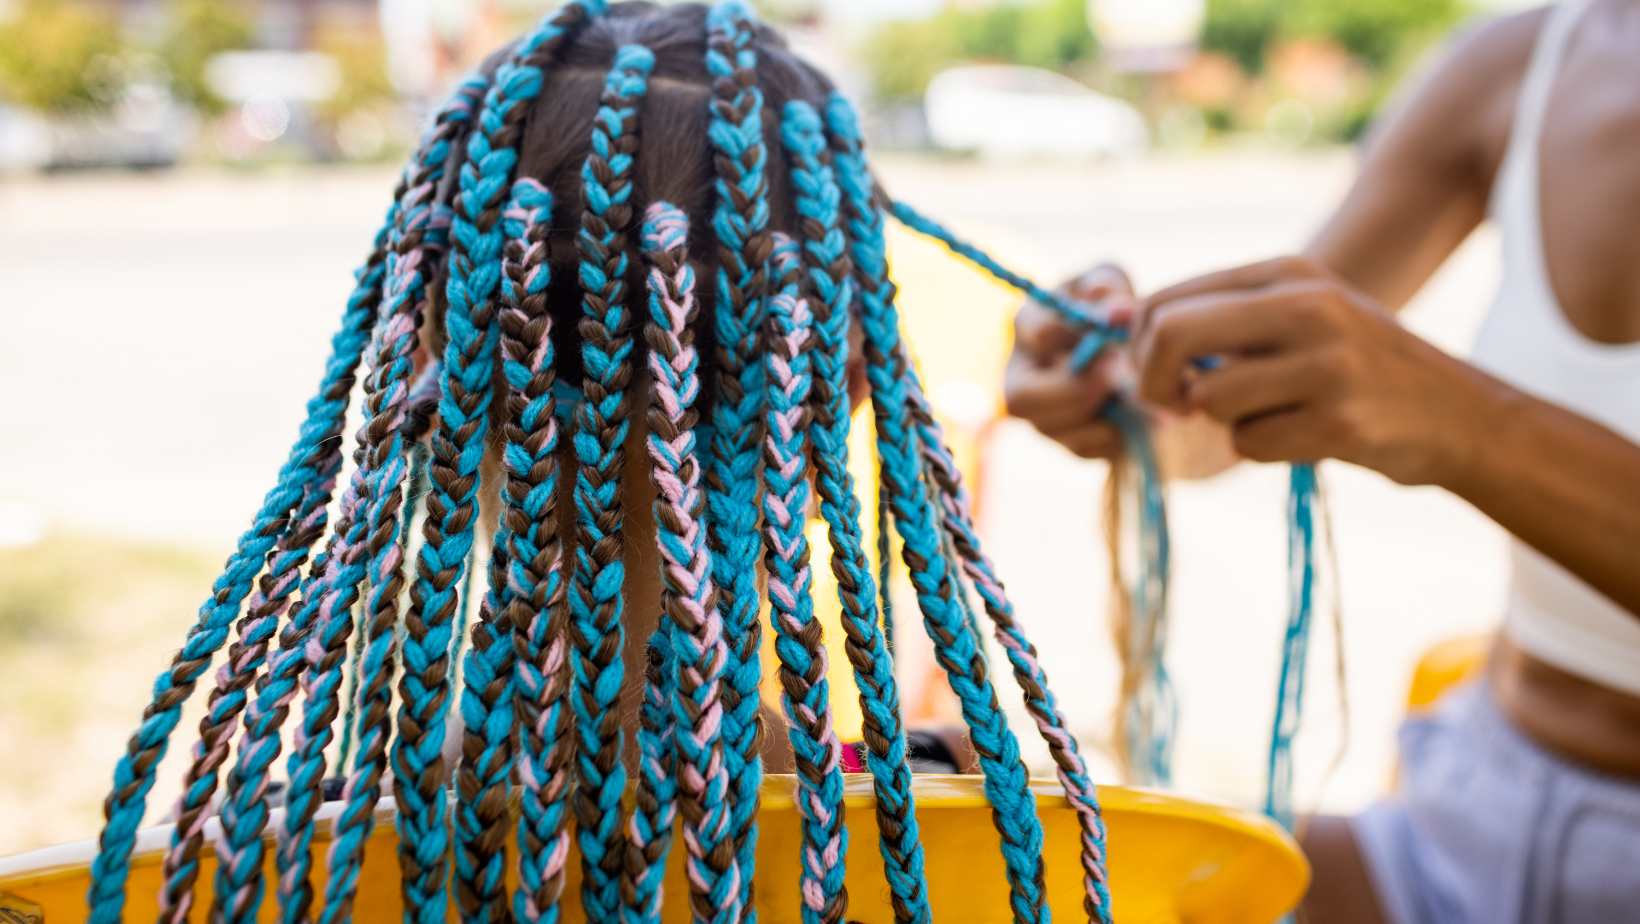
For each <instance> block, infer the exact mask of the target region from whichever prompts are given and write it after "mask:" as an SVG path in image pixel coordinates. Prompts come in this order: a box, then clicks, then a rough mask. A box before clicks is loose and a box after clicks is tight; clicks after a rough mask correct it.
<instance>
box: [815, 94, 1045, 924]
mask: <svg viewBox="0 0 1640 924" xmlns="http://www.w3.org/2000/svg"><path fill="white" fill-rule="evenodd" d="M826 123H827V128H828V130H829V133H830V135H831V138H832V147H833V154H834V164H835V166H836V169H837V176H838V182H839V185H840V186H841V187H842V189H843V197H844V201H845V203H846V205H847V210H848V216H849V217H848V223H847V224H848V229H849V237H850V248H851V253H852V255H853V257H854V262H855V266H856V272H857V273H858V276H857V278H858V279H859V281H860V284H861V308H862V314H861V319H860V320H861V323H862V324H863V325H864V327H865V335H866V336H865V345H866V354H867V356H866V358H867V368H866V374H867V376H868V378H869V379H870V381H871V385H872V390H871V401H872V407H873V409H874V410H875V412H876V415H877V424H878V451H879V453H880V454H881V458H882V472H883V476H884V485H883V487H884V488H886V489H888V490H889V491H891V494H892V500H891V503H892V507H891V510H892V512H893V519H894V521H895V526H896V528H897V530H898V531H899V533H900V539H901V541H902V542H903V543H904V550H903V556H902V557H903V559H904V561H905V563H906V567H907V569H908V570H909V571H910V573H911V579H912V583H913V584H914V585H915V587H916V589H917V597H918V601H919V603H920V604H921V606H922V610H923V622H924V625H925V627H926V628H927V630H928V634H929V637H930V638H932V639H933V640H934V643H935V656H936V659H937V660H938V661H939V663H940V665H941V666H942V667H943V668H945V670H946V674H947V679H948V680H949V681H950V683H951V688H952V691H953V692H954V693H956V695H957V698H958V699H959V700H960V701H961V705H962V713H963V718H964V720H965V721H966V722H967V723H968V726H969V731H970V735H971V737H972V740H973V742H974V748H975V750H976V751H977V752H978V753H979V755H980V769H981V771H982V772H983V773H984V775H985V792H986V795H987V797H988V798H989V800H990V802H991V809H992V820H993V822H994V823H995V825H996V827H997V831H998V833H999V834H1001V835H1002V854H1003V860H1004V864H1005V866H1006V868H1007V872H1008V883H1009V890H1010V898H1009V904H1010V906H1011V907H1012V909H1013V914H1014V918H1015V920H1017V921H1030V922H1044V921H1047V920H1048V919H1049V917H1050V915H1049V912H1048V908H1047V902H1046V896H1045V895H1044V894H1043V876H1044V872H1043V865H1042V823H1041V820H1040V819H1039V818H1038V816H1037V813H1036V802H1035V799H1034V797H1033V796H1032V794H1031V791H1030V787H1029V780H1028V778H1027V776H1026V772H1025V765H1024V762H1023V760H1022V759H1021V757H1020V751H1019V742H1018V740H1017V739H1016V738H1015V737H1014V734H1013V731H1012V730H1011V729H1009V728H1008V723H1007V721H1006V719H1005V718H1004V716H1003V714H1002V710H1001V708H1000V707H999V705H998V703H997V697H996V690H995V689H994V688H993V687H992V685H991V682H990V680H989V678H988V677H987V676H986V672H985V668H984V661H983V659H982V658H981V657H980V654H979V650H978V646H979V644H980V640H979V639H977V638H975V637H974V636H973V634H972V633H971V632H969V631H968V628H967V626H966V625H965V624H964V622H963V616H962V612H961V607H960V606H959V605H958V603H957V601H956V594H957V593H959V592H960V589H959V587H958V580H957V575H956V574H955V573H954V572H953V570H952V566H951V564H950V563H948V562H947V561H946V560H945V559H944V557H943V555H942V552H943V548H942V537H941V536H940V534H939V529H938V525H937V520H936V515H935V512H934V510H933V508H932V507H931V506H930V504H929V503H928V497H927V495H926V493H925V490H924V487H923V470H922V456H921V452H920V446H919V445H918V440H917V436H916V434H915V433H914V432H913V425H912V421H911V419H910V414H909V412H908V406H909V404H910V400H911V399H910V395H909V394H908V389H907V370H906V368H905V367H904V365H903V354H902V352H901V349H900V335H899V318H898V312H897V310H896V308H895V306H894V303H893V297H892V283H890V282H889V281H888V277H887V269H888V268H887V259H886V252H885V247H884V241H883V228H882V214H881V212H880V211H878V210H877V208H876V207H875V203H874V195H873V189H872V185H871V176H870V173H869V171H868V170H867V169H866V166H865V160H864V157H863V155H862V153H861V149H860V143H859V131H858V128H857V125H856V122H855V119H854V113H853V111H852V109H850V108H849V106H848V104H847V102H846V101H844V100H843V99H842V98H841V97H833V99H832V100H831V101H830V103H828V105H827V107H826Z"/></svg>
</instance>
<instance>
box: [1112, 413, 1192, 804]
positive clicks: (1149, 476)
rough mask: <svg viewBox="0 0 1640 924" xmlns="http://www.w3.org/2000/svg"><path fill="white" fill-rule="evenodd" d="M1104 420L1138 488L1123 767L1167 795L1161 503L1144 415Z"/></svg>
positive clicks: (1169, 746)
mask: <svg viewBox="0 0 1640 924" xmlns="http://www.w3.org/2000/svg"><path fill="white" fill-rule="evenodd" d="M1102 413H1103V415H1104V416H1105V417H1106V418H1108V419H1109V420H1110V421H1111V422H1112V423H1114V424H1115V425H1116V428H1117V431H1118V432H1120V433H1121V435H1122V443H1123V445H1124V446H1125V447H1126V455H1127V464H1128V465H1129V466H1130V467H1131V469H1132V471H1133V473H1134V475H1135V476H1136V477H1137V481H1138V484H1137V485H1136V487H1137V494H1138V503H1137V505H1136V506H1137V507H1138V511H1137V513H1138V520H1139V521H1138V523H1137V526H1136V531H1137V534H1138V556H1137V557H1138V569H1137V572H1136V573H1135V574H1134V576H1133V580H1132V581H1131V582H1129V586H1127V587H1122V588H1117V592H1118V593H1126V594H1127V598H1128V602H1127V607H1128V611H1129V614H1130V615H1129V620H1128V623H1129V625H1128V642H1127V645H1128V650H1127V651H1126V652H1124V657H1125V658H1126V660H1127V663H1128V664H1129V669H1130V670H1134V671H1137V672H1138V688H1137V692H1136V693H1135V695H1134V696H1133V697H1132V700H1131V702H1129V703H1128V705H1127V707H1126V708H1127V711H1126V714H1125V716H1124V717H1123V724H1124V726H1125V734H1126V747H1127V755H1128V763H1129V765H1130V769H1131V770H1132V771H1133V772H1134V773H1136V775H1137V777H1138V780H1139V782H1141V783H1144V784H1145V785H1149V786H1162V787H1167V786H1171V785H1172V783H1173V731H1174V729H1175V728H1176V727H1177V725H1178V719H1179V708H1178V700H1177V698H1176V697H1175V694H1174V691H1173V681H1172V677H1171V676H1170V675H1169V673H1168V670H1167V662H1166V651H1167V615H1168V613H1167V609H1168V606H1167V597H1168V586H1169V581H1170V571H1171V562H1172V553H1171V546H1170V542H1169V536H1168V528H1167V505H1166V498H1165V496H1164V493H1163V491H1162V476H1161V470H1160V467H1159V465H1158V463H1157V460H1156V450H1155V446H1154V445H1153V444H1152V441H1151V439H1150V428H1149V426H1148V425H1147V424H1146V422H1145V419H1144V415H1143V414H1142V413H1141V412H1139V411H1138V410H1137V409H1135V408H1134V407H1133V406H1132V405H1131V404H1129V403H1127V402H1123V401H1111V402H1110V404H1109V405H1107V406H1106V407H1105V408H1104V409H1103V411H1102ZM1115 502H1116V503H1120V500H1119V499H1117V500H1116V501H1115ZM1115 554H1118V555H1119V554H1120V550H1119V549H1118V550H1117V551H1116V552H1115Z"/></svg>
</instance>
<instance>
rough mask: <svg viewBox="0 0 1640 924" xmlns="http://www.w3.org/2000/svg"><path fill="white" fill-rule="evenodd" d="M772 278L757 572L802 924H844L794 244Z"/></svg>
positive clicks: (781, 239) (780, 246) (805, 316)
mask: <svg viewBox="0 0 1640 924" xmlns="http://www.w3.org/2000/svg"><path fill="white" fill-rule="evenodd" d="M771 264H772V265H773V267H774V268H775V269H776V272H777V279H778V280H779V286H778V289H779V290H778V292H777V293H776V294H775V295H774V297H773V298H771V299H769V309H768V311H769V327H768V338H769V341H768V342H769V346H768V349H767V354H766V359H765V360H764V363H765V365H764V370H765V371H764V380H765V382H766V383H767V389H768V390H767V392H766V393H765V394H766V395H767V397H766V399H765V409H766V410H765V421H766V423H765V429H766V431H767V434H768V435H767V437H766V438H765V441H764V456H763V458H764V465H763V480H764V491H763V520H764V524H765V526H764V547H765V553H764V556H763V561H764V566H765V569H766V571H767V574H768V596H769V618H770V621H771V623H772V624H773V626H774V631H775V646H774V647H775V654H776V655H777V657H778V659H779V662H780V687H781V697H780V702H781V705H782V707H783V708H784V710H785V714H786V720H787V721H786V725H787V736H788V738H789V739H790V741H791V747H792V756H793V759H794V761H795V763H796V766H797V789H798V796H797V806H798V812H799V814H800V815H801V816H802V832H803V842H804V847H803V850H802V857H803V863H802V876H801V879H800V891H801V893H802V895H803V911H802V914H803V920H804V922H805V924H822V922H825V924H831V922H836V921H841V920H842V919H843V916H844V915H845V914H846V913H847V911H848V893H847V891H846V890H845V889H844V887H843V878H844V872H845V862H846V859H845V858H846V856H847V853H848V831H847V829H845V828H844V827H843V772H842V766H841V746H840V745H839V743H838V741H837V734H836V731H835V730H834V729H833V727H832V721H831V687H830V684H829V683H828V682H827V679H826V650H825V647H824V645H823V644H822V640H821V629H820V623H819V622H818V621H817V620H816V619H815V616H814V599H813V594H812V588H813V578H812V576H811V574H812V572H811V571H810V568H809V557H810V556H809V542H808V538H807V536H806V535H805V534H804V529H803V527H804V525H805V520H806V518H807V514H808V508H809V483H808V480H809V467H808V455H809V450H808V445H807V443H808V440H807V439H806V432H807V431H808V430H809V429H810V426H809V424H810V420H809V417H810V413H811V411H810V409H809V408H808V407H807V405H808V403H809V394H810V390H811V388H812V382H811V379H812V375H811V372H810V364H811V361H812V360H811V355H810V354H811V349H810V346H809V341H810V338H811V335H812V332H813V329H814V316H813V314H812V312H811V311H810V309H809V303H808V301H807V300H806V299H802V298H800V297H799V289H798V280H799V278H800V275H801V265H800V259H799V256H798V253H797V245H796V243H795V242H794V241H792V240H791V239H790V238H788V237H786V236H785V235H783V234H782V235H776V242H775V247H774V251H773V255H772V257H771Z"/></svg>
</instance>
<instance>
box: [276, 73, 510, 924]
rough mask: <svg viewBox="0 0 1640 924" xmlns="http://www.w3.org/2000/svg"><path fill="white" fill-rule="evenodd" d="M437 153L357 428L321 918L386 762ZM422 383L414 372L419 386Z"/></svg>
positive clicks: (325, 682) (295, 894)
mask: <svg viewBox="0 0 1640 924" xmlns="http://www.w3.org/2000/svg"><path fill="white" fill-rule="evenodd" d="M478 89H479V87H478V86H477V85H475V84H474V83H472V82H469V83H468V84H467V85H465V86H464V87H463V90H462V92H459V93H458V94H457V99H456V101H455V102H454V103H453V104H452V108H453V109H454V110H455V111H459V112H460V113H462V118H461V122H462V123H465V122H466V121H467V120H468V117H469V116H470V113H471V111H472V108H473V105H474V103H476V96H477V91H478ZM452 140H453V139H452ZM438 155H439V156H438V158H437V160H436V161H430V162H429V163H428V164H427V166H426V169H425V173H426V179H425V181H424V182H422V183H420V184H418V185H417V186H416V190H417V191H419V192H420V195H419V196H418V198H417V200H416V206H415V208H414V210H413V211H412V210H410V209H407V210H406V213H405V216H404V225H403V232H402V234H401V235H400V238H399V240H398V241H397V242H396V252H395V259H394V260H393V261H391V262H390V264H389V267H388V270H389V273H388V306H389V307H391V309H392V311H391V314H389V315H387V316H386V318H385V320H384V325H383V327H382V329H381V331H380V335H379V340H380V343H379V346H378V350H377V354H376V363H375V365H374V367H373V370H372V373H371V377H370V379H369V380H368V381H367V395H369V410H370V413H371V415H372V416H371V419H370V420H369V422H368V423H367V425H366V427H365V431H364V432H363V433H362V434H361V437H360V444H361V446H363V447H364V449H365V452H366V458H365V462H364V464H363V465H362V466H361V468H362V469H363V470H364V471H365V473H366V475H365V477H366V483H367V491H366V493H367V499H366V501H365V504H364V510H365V516H364V517H363V518H362V519H363V522H364V524H365V540H364V542H363V543H362V544H359V545H355V546H351V547H350V548H352V549H355V550H357V552H359V553H362V560H365V561H366V563H367V567H366V569H365V575H366V576H367V578H368V583H369V587H370V592H369V597H368V600H367V604H366V606H367V609H366V612H367V616H366V618H365V620H364V626H363V630H362V631H363V633H364V635H365V644H364V648H363V651H362V653H361V657H360V659H359V663H358V670H357V673H356V677H357V683H358V690H359V707H358V708H359V722H358V726H357V731H358V750H357V752H356V754H354V755H352V756H353V761H354V763H353V769H352V771H351V773H350V774H349V775H348V778H347V782H346V785H345V786H344V789H343V800H344V805H343V808H342V811H341V813H340V814H339V815H338V817H337V820H336V822H335V826H334V829H333V831H334V842H333V844H332V849H331V851H330V857H329V863H328V866H329V874H328V877H327V881H326V884H325V899H326V900H325V908H324V912H323V914H322V916H321V920H324V921H333V920H336V919H338V918H345V917H347V916H348V915H349V914H350V912H351V908H352V903H353V897H354V894H355V889H356V884H357V879H358V871H359V867H360V865H361V864H362V862H363V846H364V840H365V838H367V837H368V836H369V831H370V827H371V823H372V818H371V816H372V814H373V812H374V811H375V804H376V801H377V799H378V798H379V795H380V792H381V777H382V774H383V772H384V770H385V767H386V753H387V738H388V729H387V720H388V710H389V706H390V699H391V697H390V693H389V689H388V682H389V677H390V676H391V673H392V670H393V661H394V651H395V648H396V645H397V639H396V637H395V630H396V627H397V625H398V601H399V595H400V591H401V590H402V588H403V586H404V575H403V562H404V554H405V544H404V542H403V541H402V540H401V538H400V534H399V528H400V521H401V518H402V515H403V507H404V483H405V481H406V479H407V477H408V474H409V464H408V462H409V460H408V458H407V455H408V452H407V442H406V428H407V427H409V426H414V425H415V421H416V416H415V415H416V407H415V401H416V397H414V396H412V394H411V391H412V379H411V372H412V369H413V366H414V361H415V354H416V352H417V349H418V343H419V333H418V332H419V330H420V327H421V322H422V314H423V312H422V305H423V300H424V298H425V292H426V284H427V283H426V280H427V277H429V276H430V275H431V272H430V271H428V269H427V267H428V263H427V260H426V257H428V256H429V253H428V252H427V251H426V249H419V245H415V246H412V244H411V242H413V241H419V240H420V239H421V236H422V235H424V234H425V233H426V231H427V230H428V228H429V227H430V226H431V225H432V223H433V218H434V210H433V209H432V207H431V200H432V196H433V191H434V190H435V189H436V188H437V185H438V182H439V180H440V179H441V178H442V175H443V168H444V164H445V163H446V161H447V160H448V156H447V155H448V152H447V151H439V152H438ZM432 246H433V247H438V246H440V245H438V244H434V245H432ZM426 387H428V386H427V385H425V384H424V385H423V388H424V389H425V388H426ZM344 564H347V563H345V562H344ZM357 586H358V578H356V577H354V576H353V575H351V574H348V575H347V576H346V577H345V578H344V577H342V576H341V575H340V574H338V576H337V578H336V583H335V584H334V585H333V587H332V588H331V589H330V591H329V592H330V593H331V594H337V593H339V594H340V599H341V600H342V601H343V602H344V603H350V602H351V595H352V594H354V593H356V588H357ZM337 608H338V607H337V605H336V604H335V603H332V602H331V601H330V600H328V599H327V600H325V601H324V602H322V603H321V609H320V613H321V629H320V632H321V634H322V635H324V636H325V637H326V638H325V642H324V644H323V645H321V646H318V647H319V650H320V651H321V652H322V654H319V655H315V656H310V657H313V658H314V660H313V662H312V663H311V664H310V676H311V681H310V682H311V687H310V688H309V689H308V698H307V703H306V707H305V709H304V712H303V720H304V734H303V735H302V736H301V745H300V746H299V747H298V748H297V749H296V751H295V752H294V753H293V754H292V756H291V768H292V773H291V799H292V801H293V803H295V804H297V805H299V806H301V811H300V812H293V814H292V815H290V816H287V822H286V827H287V830H288V832H289V834H290V836H289V837H288V838H287V840H286V844H285V850H283V851H282V853H281V866H282V869H281V887H282V890H289V898H288V900H287V901H286V902H285V903H284V907H283V909H282V912H283V914H284V916H285V917H286V918H287V919H289V920H302V919H305V918H306V916H307V906H308V905H309V904H310V902H311V891H310V889H309V886H308V884H307V872H308V868H309V865H310V863H311V860H310V858H309V856H308V845H309V843H310V842H311V839H312V836H313V835H312V827H313V814H314V812H313V810H314V807H316V804H317V802H318V800H319V798H320V796H319V794H318V793H317V792H316V791H315V789H316V787H317V785H318V783H319V780H320V778H321V777H322V775H323V772H324V750H325V747H326V746H327V745H328V743H329V741H330V740H331V737H332V734H333V732H332V726H333V725H334V722H335V718H336V696H337V691H338V688H339V687H340V685H341V683H342V673H343V670H342V669H343V667H344V666H345V662H346V653H347V648H346V633H347V631H348V630H349V629H350V628H351V619H350V618H347V617H346V614H345V613H344V614H342V615H336V614H335V610H336V609H337ZM332 627H334V628H332Z"/></svg>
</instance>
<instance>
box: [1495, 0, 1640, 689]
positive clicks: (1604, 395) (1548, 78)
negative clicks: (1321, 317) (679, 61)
mask: <svg viewBox="0 0 1640 924" xmlns="http://www.w3.org/2000/svg"><path fill="white" fill-rule="evenodd" d="M1589 2H1590V0H1566V2H1564V3H1561V4H1560V5H1558V6H1556V7H1555V8H1554V9H1553V10H1551V11H1550V13H1549V15H1548V18H1547V19H1546V20H1545V22H1544V25H1543V30H1542V33H1541V34H1540V36H1539V37H1538V41H1537V48H1536V50H1535V51H1534V52H1533V55H1532V61H1531V64H1530V65H1529V69H1528V70H1527V72H1526V78H1525V80H1524V82H1523V83H1522V86H1521V93H1520V100H1519V102H1518V103H1517V105H1516V110H1515V121H1514V126H1513V128H1512V130H1511V134H1510V139H1509V148H1508V151H1507V153H1506V154H1505V156H1504V160H1503V164H1502V166H1501V167H1500V168H1499V171H1498V176H1497V180H1496V183H1495V185H1494V186H1493V189H1492V201H1491V213H1492V221H1493V222H1494V223H1495V224H1496V225H1497V227H1498V228H1499V230H1500V231H1501V232H1502V241H1503V276H1502V279H1501V281H1500V285H1499V287H1498V295H1497V298H1496V300H1495V301H1494V302H1493V303H1492V308H1491V311H1490V312H1489V313H1488V314H1487V316H1486V319H1485V321H1484V322H1483V323H1482V325H1481V329H1480V333H1479V335H1478V336H1477V338H1476V341H1475V347H1474V351H1473V354H1472V358H1473V359H1474V362H1475V364H1476V365H1478V366H1480V367H1481V368H1483V369H1486V370H1487V371H1489V372H1491V373H1492V374H1493V375H1496V376H1498V377H1499V378H1501V379H1503V380H1504V381H1507V382H1509V383H1510V384H1512V385H1514V386H1516V387H1517V388H1520V389H1521V390H1522V391H1526V392H1529V393H1531V394H1534V395H1536V396H1538V397H1540V398H1543V399H1544V400H1546V401H1551V402H1553V403H1555V404H1558V405H1560V406H1562V407H1565V408H1568V409H1570V410H1572V411H1575V412H1576V413H1578V414H1581V415H1583V416H1584V417H1588V418H1589V419H1591V420H1595V421H1598V422H1600V423H1602V424H1604V425H1605V426H1607V427H1610V428H1611V429H1613V430H1615V431H1617V432H1618V433H1621V434H1622V435H1623V436H1624V437H1626V438H1628V439H1630V440H1633V441H1635V442H1640V343H1633V344H1620V345H1613V344H1605V343H1600V342H1597V341H1594V340H1590V339H1589V338H1588V337H1586V336H1584V335H1583V334H1582V333H1581V332H1579V331H1578V330H1577V329H1576V328H1575V327H1573V326H1572V324H1571V322H1570V321H1568V320H1567V319H1566V316H1565V315H1564V314H1563V313H1562V312H1561V309H1560V303H1559V301H1558V300H1557V298H1556V296H1555V293H1554V289H1553V287H1552V286H1551V285H1550V281H1549V271H1548V261H1547V258H1546V257H1545V253H1544V249H1543V224H1542V222H1541V221H1540V220H1539V214H1538V206H1539V185H1538V147H1539V138H1540V136H1541V129H1542V125H1543V112H1544V109H1545V108H1546V106H1547V102H1548V99H1549V90H1550V88H1551V87H1552V86H1553V84H1554V80H1555V75H1556V73H1557V72H1558V71H1559V69H1560V60H1561V56H1562V53H1563V52H1564V50H1565V48H1566V45H1567V41H1568V39H1569V38H1570V36H1571V34H1572V31H1573V27H1574V26H1575V25H1576V24H1577V21H1578V19H1579V18H1580V16H1581V15H1582V13H1583V11H1584V10H1585V9H1587V8H1588V6H1589ZM1631 500H1632V498H1631ZM1637 554H1640V551H1637ZM1510 565H1511V575H1510V583H1509V596H1508V603H1507V605H1506V613H1505V620H1504V631H1505V632H1507V633H1508V635H1509V637H1510V638H1511V639H1513V640H1514V642H1515V643H1516V644H1517V645H1519V646H1520V647H1521V648H1522V649H1524V650H1526V651H1527V652H1530V653H1531V654H1532V655H1534V656H1536V657H1537V658H1539V659H1541V660H1543V661H1545V662H1547V663H1549V664H1552V665H1554V666H1556V667H1559V668H1560V669H1562V670H1565V671H1567V672H1569V673H1572V674H1576V675H1578V676H1580V677H1584V678H1587V679H1589V680H1592V681H1594V682H1596V683H1599V684H1602V685H1604V686H1607V687H1611V688H1614V689H1617V690H1622V691H1624V692H1626V693H1630V694H1633V695H1636V696H1640V618H1636V617H1635V616H1634V615H1631V614H1630V613H1628V612H1627V611H1626V610H1624V609H1623V608H1622V607H1620V606H1618V605H1617V604H1615V603H1613V602H1612V601H1611V600H1610V599H1609V598H1607V597H1605V596H1603V595H1602V594H1601V593H1600V592H1598V591H1596V590H1595V589H1594V588H1592V587H1590V586H1589V585H1587V584H1585V583H1584V582H1583V581H1581V580H1579V579H1578V578H1576V577H1574V576H1573V575H1572V574H1571V572H1569V571H1567V570H1566V569H1564V568H1562V567H1560V566H1559V565H1557V564H1555V563H1554V562H1552V561H1550V560H1549V559H1547V558H1545V557H1544V556H1543V555H1540V554H1539V553H1538V552H1537V551H1536V550H1534V549H1532V548H1531V547H1529V546H1527V545H1526V544H1525V543H1524V542H1521V541H1520V540H1518V539H1516V540H1512V541H1511V543H1510Z"/></svg>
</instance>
